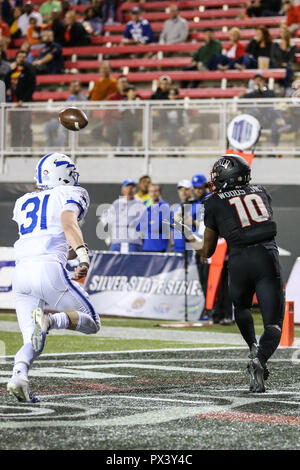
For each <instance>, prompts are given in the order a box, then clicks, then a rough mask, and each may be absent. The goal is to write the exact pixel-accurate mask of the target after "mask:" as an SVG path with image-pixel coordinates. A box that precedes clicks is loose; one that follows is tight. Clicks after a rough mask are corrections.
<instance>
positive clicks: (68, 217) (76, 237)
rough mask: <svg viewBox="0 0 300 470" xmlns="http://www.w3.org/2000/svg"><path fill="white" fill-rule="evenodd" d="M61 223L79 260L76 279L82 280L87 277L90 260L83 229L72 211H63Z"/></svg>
mask: <svg viewBox="0 0 300 470" xmlns="http://www.w3.org/2000/svg"><path fill="white" fill-rule="evenodd" d="M61 223H62V227H63V231H64V233H65V236H66V240H67V242H68V243H69V245H70V246H71V247H72V249H73V250H74V251H75V253H76V255H77V257H78V259H79V266H78V267H77V268H76V270H75V275H74V279H81V278H82V277H85V276H86V275H87V272H88V269H89V265H90V259H89V255H88V252H87V249H86V246H85V243H84V240H83V236H82V232H81V229H80V227H79V225H78V221H77V214H76V213H75V212H73V211H70V210H66V211H63V212H62V214H61Z"/></svg>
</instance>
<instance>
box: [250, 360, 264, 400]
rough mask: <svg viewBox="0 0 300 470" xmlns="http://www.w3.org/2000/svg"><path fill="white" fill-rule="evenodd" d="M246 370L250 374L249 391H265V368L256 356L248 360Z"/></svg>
mask: <svg viewBox="0 0 300 470" xmlns="http://www.w3.org/2000/svg"><path fill="white" fill-rule="evenodd" d="M247 370H248V372H249V374H250V387H249V390H250V392H252V393H264V392H265V391H266V389H265V382H264V374H265V370H264V368H263V366H262V365H261V363H260V361H259V359H258V358H257V357H256V358H254V359H253V360H251V361H250V362H249V364H248V366H247Z"/></svg>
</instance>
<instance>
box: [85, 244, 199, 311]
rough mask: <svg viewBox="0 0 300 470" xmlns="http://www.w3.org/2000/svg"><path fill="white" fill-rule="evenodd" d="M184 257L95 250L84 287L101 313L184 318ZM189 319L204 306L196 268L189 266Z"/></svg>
mask: <svg viewBox="0 0 300 470" xmlns="http://www.w3.org/2000/svg"><path fill="white" fill-rule="evenodd" d="M184 274H185V273H184V259H183V256H182V255H174V254H155V255H154V254H146V253H141V254H140V253H133V254H132V253H131V254H119V253H113V252H112V253H110V252H95V253H94V256H93V260H92V264H91V268H90V271H89V274H88V277H87V279H86V282H85V288H86V290H87V291H88V293H89V295H90V299H91V301H92V304H93V306H94V308H95V310H96V311H97V312H98V313H105V314H110V315H120V316H121V315H122V316H127V317H144V318H158V319H164V320H166V319H170V320H171V319H172V320H183V319H184V294H185V289H186V284H185V280H184ZM187 295H188V319H189V320H197V319H198V318H199V316H200V314H201V312H202V309H203V306H204V297H203V293H202V290H201V286H200V283H199V277H198V272H197V267H196V264H195V262H194V261H193V259H192V260H191V262H190V265H189V272H188V282H187Z"/></svg>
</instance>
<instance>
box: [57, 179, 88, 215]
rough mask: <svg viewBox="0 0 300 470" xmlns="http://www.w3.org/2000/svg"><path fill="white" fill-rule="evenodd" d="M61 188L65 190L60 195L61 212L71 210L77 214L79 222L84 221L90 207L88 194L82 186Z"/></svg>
mask: <svg viewBox="0 0 300 470" xmlns="http://www.w3.org/2000/svg"><path fill="white" fill-rule="evenodd" d="M60 188H63V190H61V191H60V194H59V203H60V207H61V212H63V211H64V210H71V211H74V212H75V213H76V214H77V217H78V220H82V219H84V218H85V216H86V214H87V211H88V208H89V205H90V198H89V195H88V192H87V191H86V190H85V189H84V188H81V187H80V186H73V187H71V186H70V187H67V186H60Z"/></svg>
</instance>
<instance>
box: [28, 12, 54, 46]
mask: <svg viewBox="0 0 300 470" xmlns="http://www.w3.org/2000/svg"><path fill="white" fill-rule="evenodd" d="M48 27H49V24H43V25H40V26H39V25H38V24H37V19H36V18H35V17H34V16H32V17H31V18H30V19H29V26H28V28H27V41H28V44H30V46H38V47H40V45H41V43H42V32H43V30H45V29H47V28H48Z"/></svg>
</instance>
